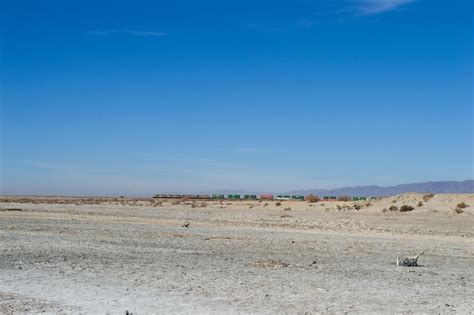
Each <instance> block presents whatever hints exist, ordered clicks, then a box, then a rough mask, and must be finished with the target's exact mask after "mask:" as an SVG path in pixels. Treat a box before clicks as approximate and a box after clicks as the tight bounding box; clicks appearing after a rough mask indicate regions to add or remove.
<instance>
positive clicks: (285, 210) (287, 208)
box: [283, 207, 291, 211]
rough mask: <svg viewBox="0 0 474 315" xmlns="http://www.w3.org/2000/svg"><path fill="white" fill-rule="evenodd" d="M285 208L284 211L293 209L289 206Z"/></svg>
mask: <svg viewBox="0 0 474 315" xmlns="http://www.w3.org/2000/svg"><path fill="white" fill-rule="evenodd" d="M283 210H284V211H291V208H290V207H288V208H285V209H283Z"/></svg>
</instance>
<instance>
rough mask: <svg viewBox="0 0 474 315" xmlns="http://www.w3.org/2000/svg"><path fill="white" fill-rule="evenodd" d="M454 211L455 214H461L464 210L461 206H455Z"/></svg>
mask: <svg viewBox="0 0 474 315" xmlns="http://www.w3.org/2000/svg"><path fill="white" fill-rule="evenodd" d="M454 211H455V212H456V213H457V214H461V213H463V212H464V210H463V209H462V208H459V207H457V208H456V209H454Z"/></svg>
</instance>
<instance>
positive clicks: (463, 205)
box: [457, 202, 469, 209]
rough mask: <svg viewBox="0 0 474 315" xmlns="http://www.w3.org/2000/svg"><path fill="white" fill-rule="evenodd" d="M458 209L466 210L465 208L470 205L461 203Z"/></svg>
mask: <svg viewBox="0 0 474 315" xmlns="http://www.w3.org/2000/svg"><path fill="white" fill-rule="evenodd" d="M457 207H458V208H459V209H464V208H467V207H469V205H468V204H466V203H465V202H460V203H458V205H457Z"/></svg>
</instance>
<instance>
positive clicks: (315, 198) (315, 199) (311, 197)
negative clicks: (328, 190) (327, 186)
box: [305, 194, 319, 203]
mask: <svg viewBox="0 0 474 315" xmlns="http://www.w3.org/2000/svg"><path fill="white" fill-rule="evenodd" d="M305 199H306V201H307V202H309V203H313V202H318V201H319V197H318V196H316V195H313V194H309V195H308V196H306V197H305Z"/></svg>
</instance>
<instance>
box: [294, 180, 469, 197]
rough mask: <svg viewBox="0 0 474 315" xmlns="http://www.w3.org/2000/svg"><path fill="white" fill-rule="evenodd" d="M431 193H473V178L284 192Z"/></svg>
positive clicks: (320, 194) (303, 193)
mask: <svg viewBox="0 0 474 315" xmlns="http://www.w3.org/2000/svg"><path fill="white" fill-rule="evenodd" d="M409 192H416V193H433V194H448V193H451V194H465V193H470V194H472V193H474V180H472V179H468V180H465V181H438V182H424V183H412V184H401V185H396V186H385V187H383V186H376V185H370V186H356V187H342V188H335V189H317V188H315V189H307V190H295V191H290V192H286V193H285V194H289V195H290V194H292V195H308V194H315V195H319V196H323V195H324V196H327V195H330V196H341V195H348V196H374V197H378V196H393V195H398V194H402V193H409Z"/></svg>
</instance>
